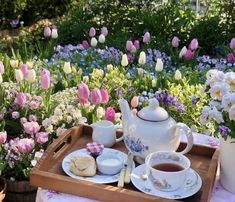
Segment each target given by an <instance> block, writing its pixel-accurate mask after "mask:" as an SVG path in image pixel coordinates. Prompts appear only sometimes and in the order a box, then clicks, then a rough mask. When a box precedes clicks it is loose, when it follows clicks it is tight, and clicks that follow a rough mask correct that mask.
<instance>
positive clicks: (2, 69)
mask: <svg viewBox="0 0 235 202" xmlns="http://www.w3.org/2000/svg"><path fill="white" fill-rule="evenodd" d="M4 72H5V68H4V65H3V63H2V61H0V74H4Z"/></svg>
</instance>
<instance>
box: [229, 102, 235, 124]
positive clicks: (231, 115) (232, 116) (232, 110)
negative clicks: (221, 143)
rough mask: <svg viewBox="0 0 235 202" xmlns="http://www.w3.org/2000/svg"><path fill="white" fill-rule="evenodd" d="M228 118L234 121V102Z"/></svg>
mask: <svg viewBox="0 0 235 202" xmlns="http://www.w3.org/2000/svg"><path fill="white" fill-rule="evenodd" d="M229 119H230V120H231V121H235V104H234V105H233V106H232V107H231V108H230V110H229Z"/></svg>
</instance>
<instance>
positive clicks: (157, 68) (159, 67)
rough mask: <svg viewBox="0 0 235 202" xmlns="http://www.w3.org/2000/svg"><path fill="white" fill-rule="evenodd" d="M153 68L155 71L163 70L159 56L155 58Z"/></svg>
mask: <svg viewBox="0 0 235 202" xmlns="http://www.w3.org/2000/svg"><path fill="white" fill-rule="evenodd" d="M155 70H156V71H157V72H161V71H162V70H163V62H162V60H161V59H160V58H158V59H157V63H156V66H155Z"/></svg>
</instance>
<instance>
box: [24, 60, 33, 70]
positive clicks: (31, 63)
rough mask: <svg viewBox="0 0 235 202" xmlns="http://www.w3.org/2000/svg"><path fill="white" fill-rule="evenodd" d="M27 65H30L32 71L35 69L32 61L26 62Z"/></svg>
mask: <svg viewBox="0 0 235 202" xmlns="http://www.w3.org/2000/svg"><path fill="white" fill-rule="evenodd" d="M26 65H28V67H29V68H30V69H32V68H33V62H32V61H27V62H26Z"/></svg>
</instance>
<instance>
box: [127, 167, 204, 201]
mask: <svg viewBox="0 0 235 202" xmlns="http://www.w3.org/2000/svg"><path fill="white" fill-rule="evenodd" d="M145 166H146V165H145V164H141V165H139V166H137V167H135V168H134V169H133V170H132V173H131V182H132V184H133V186H134V187H136V188H137V189H138V190H139V191H140V192H142V193H145V194H147V195H151V196H156V197H161V198H165V199H173V200H178V199H185V198H188V197H191V196H193V195H194V194H196V193H197V192H198V191H199V190H200V189H201V187H202V184H203V183H202V178H201V176H200V175H199V174H198V173H197V171H195V170H194V169H192V168H189V170H190V171H192V172H194V173H195V174H196V175H197V176H198V182H197V184H196V185H195V186H194V187H195V188H194V189H195V191H194V192H192V193H191V194H187V195H186V194H185V195H182V196H180V197H171V196H170V195H169V194H170V193H172V192H175V191H177V190H180V189H181V188H179V189H177V190H175V191H161V190H158V189H156V190H157V191H158V192H161V193H164V195H165V194H166V195H169V197H166V196H162V195H157V194H155V193H149V192H147V191H144V190H143V189H142V188H141V187H140V186H137V185H136V183H134V182H133V181H134V180H133V178H136V177H133V174H137V173H135V171H136V170H137V169H140V168H141V170H143V168H144V167H145ZM138 180H140V179H138ZM141 180H142V179H141ZM146 180H147V181H149V179H148V178H147V179H146ZM142 181H143V180H142ZM151 187H153V186H152V185H151ZM153 188H154V187H153ZM186 193H187V192H186Z"/></svg>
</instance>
